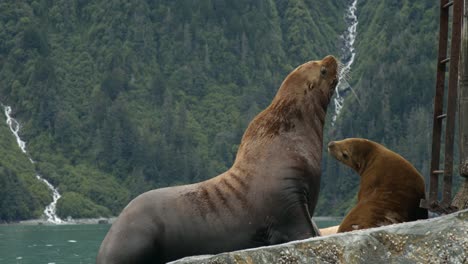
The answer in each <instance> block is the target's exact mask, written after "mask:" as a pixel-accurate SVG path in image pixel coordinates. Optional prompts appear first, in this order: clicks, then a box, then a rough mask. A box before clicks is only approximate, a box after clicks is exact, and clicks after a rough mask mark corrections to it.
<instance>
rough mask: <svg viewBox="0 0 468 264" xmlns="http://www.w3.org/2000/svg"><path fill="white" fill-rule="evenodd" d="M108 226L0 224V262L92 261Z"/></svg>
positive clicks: (59, 262) (45, 263) (6, 263)
mask: <svg viewBox="0 0 468 264" xmlns="http://www.w3.org/2000/svg"><path fill="white" fill-rule="evenodd" d="M109 228H110V225H1V226H0V263H1V264H3V263H5V264H10V263H14V264H16V263H21V264H33V263H34V264H42V263H43V264H52V263H55V264H62V263H64V264H65V263H66V264H68V263H70V264H72V263H77V264H78V263H89V264H92V263H95V262H96V261H95V258H96V254H97V250H98V248H99V245H100V244H101V241H102V239H103V238H104V236H105V235H106V233H107V231H108V230H109Z"/></svg>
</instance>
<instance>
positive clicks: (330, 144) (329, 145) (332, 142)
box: [328, 141, 335, 151]
mask: <svg viewBox="0 0 468 264" xmlns="http://www.w3.org/2000/svg"><path fill="white" fill-rule="evenodd" d="M333 147H335V141H331V142H330V143H328V151H330V149H332V148H333Z"/></svg>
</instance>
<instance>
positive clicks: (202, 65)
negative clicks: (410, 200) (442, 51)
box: [0, 0, 438, 221]
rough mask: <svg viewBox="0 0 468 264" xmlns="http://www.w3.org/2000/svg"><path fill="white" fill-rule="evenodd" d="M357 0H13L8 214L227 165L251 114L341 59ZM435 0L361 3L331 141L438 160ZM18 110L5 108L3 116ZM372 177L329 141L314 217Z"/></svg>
mask: <svg viewBox="0 0 468 264" xmlns="http://www.w3.org/2000/svg"><path fill="white" fill-rule="evenodd" d="M347 5H349V3H348V1H338V0H333V1H319V0H290V1H286V0H261V1H246V0H238V1H228V0H199V1H189V0H171V1H169V0H167V1H165V0H163V1H143V0H138V1H123V0H110V1H102V0H94V1H93V0H56V1H52V0H35V1H13V0H7V1H2V2H1V3H0V102H1V103H3V104H5V105H10V106H12V108H13V110H14V116H15V118H16V119H17V120H18V121H19V122H20V123H21V124H22V127H21V137H22V138H23V139H24V140H25V141H27V147H28V150H29V152H30V154H31V157H33V159H34V160H35V161H36V163H35V164H31V163H30V162H29V161H28V158H27V157H26V156H25V155H24V154H23V153H22V152H21V151H20V150H19V148H18V147H17V145H16V142H15V139H14V137H13V136H12V135H11V133H10V131H9V130H8V128H7V126H6V125H0V182H1V185H0V186H1V187H2V189H3V190H6V192H5V191H3V192H1V193H0V198H1V199H0V221H2V220H3V221H11V220H19V219H28V218H36V217H40V216H41V214H42V210H43V208H44V206H45V205H47V204H48V203H50V201H51V199H52V198H51V194H50V193H49V191H48V189H47V188H46V187H45V186H43V184H42V183H41V182H39V181H37V180H36V179H35V177H34V173H35V171H37V172H39V173H40V174H41V175H42V176H43V177H44V178H46V179H47V180H49V181H50V182H51V183H52V184H53V185H55V186H56V187H58V189H59V191H60V193H61V194H62V195H63V197H62V198H61V199H60V200H59V203H58V214H59V216H61V217H67V216H72V217H97V216H110V215H116V214H118V213H119V212H120V210H121V209H122V208H123V206H125V205H126V203H127V202H128V201H129V200H130V199H131V198H132V197H135V196H136V195H138V194H139V193H142V192H144V191H146V190H149V189H153V188H158V187H163V186H170V185H177V184H185V183H190V182H197V181H201V180H204V179H207V178H210V177H213V176H216V175H217V174H219V173H220V172H223V171H225V170H226V169H227V168H229V167H230V165H231V164H232V162H233V159H234V157H235V154H236V151H237V146H238V144H239V142H240V138H241V136H242V134H243V131H244V129H245V128H246V126H247V124H248V123H249V121H250V120H251V119H252V118H253V117H254V116H255V115H256V114H257V113H258V112H259V111H261V110H262V109H263V108H264V107H266V106H267V105H268V104H269V103H270V101H271V99H272V98H273V96H274V94H275V93H276V90H277V89H278V87H279V85H280V84H281V82H282V80H283V78H284V77H285V76H286V75H287V74H288V73H289V72H290V71H291V70H292V69H293V68H295V67H296V66H297V65H299V64H302V63H303V62H305V61H308V60H315V59H321V58H322V57H324V56H326V55H328V54H334V55H335V56H337V57H339V56H340V54H341V48H342V41H341V40H340V37H339V36H340V34H342V32H343V31H344V30H345V27H346V25H345V20H344V13H345V9H346V6H347ZM437 15H438V5H437V3H436V2H434V3H433V2H429V1H425V0H417V1H409V0H392V1H362V2H361V1H360V2H358V19H359V24H358V35H357V41H356V44H355V45H356V50H357V57H356V61H355V63H354V64H353V70H352V73H351V78H350V79H349V82H350V83H351V85H352V86H353V87H354V89H355V90H356V93H357V96H358V98H359V102H358V101H357V100H356V97H355V96H353V95H349V96H348V98H347V99H346V101H345V105H344V108H343V110H342V114H341V115H340V116H339V117H338V120H337V122H336V124H335V125H334V126H333V127H332V126H331V125H330V117H331V115H330V113H332V112H333V106H332V105H331V106H330V108H329V115H328V121H327V126H326V128H325V133H326V136H325V143H326V142H327V141H328V140H334V139H341V138H344V137H357V136H359V137H366V138H370V139H373V140H375V141H379V142H382V143H384V144H385V145H387V146H388V147H389V148H392V149H394V150H396V151H398V152H400V153H401V154H402V155H403V156H405V157H406V158H407V159H408V160H410V161H411V162H413V163H414V164H415V166H416V167H417V168H418V169H419V170H420V171H421V172H422V173H424V175H427V170H428V166H429V162H428V161H429V149H430V140H429V137H430V133H431V127H432V126H431V113H432V110H431V109H432V96H433V87H434V77H435V59H436V40H437V38H436V37H437ZM2 123H3V124H5V123H4V122H2ZM358 182H359V178H358V176H357V175H356V174H355V173H353V172H352V171H350V170H349V169H348V168H345V167H344V166H342V165H341V164H338V162H336V161H334V160H332V159H331V158H329V157H328V156H327V154H326V153H324V160H323V174H322V186H321V187H322V190H321V194H320V200H319V204H318V207H317V210H316V213H315V215H343V214H344V213H345V212H346V210H347V209H349V207H350V206H352V202H353V199H354V197H355V195H356V192H357V186H358Z"/></svg>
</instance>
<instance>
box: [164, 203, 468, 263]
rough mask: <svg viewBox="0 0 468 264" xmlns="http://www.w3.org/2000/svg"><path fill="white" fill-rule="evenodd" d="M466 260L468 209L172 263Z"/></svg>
mask: <svg viewBox="0 0 468 264" xmlns="http://www.w3.org/2000/svg"><path fill="white" fill-rule="evenodd" d="M382 261H386V263H424V264H426V263H468V210H463V211H459V212H456V213H453V214H450V215H446V216H442V217H437V218H433V219H429V220H421V221H416V222H410V223H403V224H397V225H391V226H385V227H379V228H373V229H367V230H363V231H354V232H349V233H344V234H336V235H331V236H327V237H316V238H311V239H306V240H300V241H293V242H290V243H286V244H282V245H275V246H270V247H260V248H254V249H247V250H240V251H234V252H228V253H222V254H219V255H214V256H196V257H187V258H183V259H181V260H177V261H174V262H171V264H182V263H199V264H202V263H203V264H222V263H233V264H234V263H236V264H237V263H238V264H251V263H280V264H297V263H379V262H382Z"/></svg>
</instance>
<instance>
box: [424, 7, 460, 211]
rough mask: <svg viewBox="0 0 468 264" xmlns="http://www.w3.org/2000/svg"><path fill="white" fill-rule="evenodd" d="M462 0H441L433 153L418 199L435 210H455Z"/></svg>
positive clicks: (428, 207)
mask: <svg viewBox="0 0 468 264" xmlns="http://www.w3.org/2000/svg"><path fill="white" fill-rule="evenodd" d="M450 7H452V8H453V9H452V32H451V40H450V56H448V52H447V48H448V42H449V38H448V31H449V18H450ZM462 11H463V0H454V1H448V0H441V1H440V21H439V23H440V25H439V53H438V59H437V79H436V93H435V97H434V118H433V128H432V155H431V168H430V173H431V175H430V186H429V198H428V199H427V200H421V207H423V208H427V209H429V210H430V211H433V212H437V213H450V212H453V211H455V210H456V208H453V207H451V205H450V204H451V199H452V174H453V142H454V132H455V115H456V109H457V84H458V64H459V57H460V45H461V26H462V16H463V12H462ZM447 63H450V65H449V80H448V94H447V97H448V98H447V113H446V114H444V113H443V108H444V107H443V106H444V92H445V73H446V68H447ZM445 118H446V124H445V125H446V126H445V141H444V142H445V150H444V159H445V160H444V169H443V170H440V168H439V166H440V151H441V142H442V123H443V120H444V119H445ZM439 175H443V183H444V184H443V191H442V201H441V202H439V197H438V194H439Z"/></svg>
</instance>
